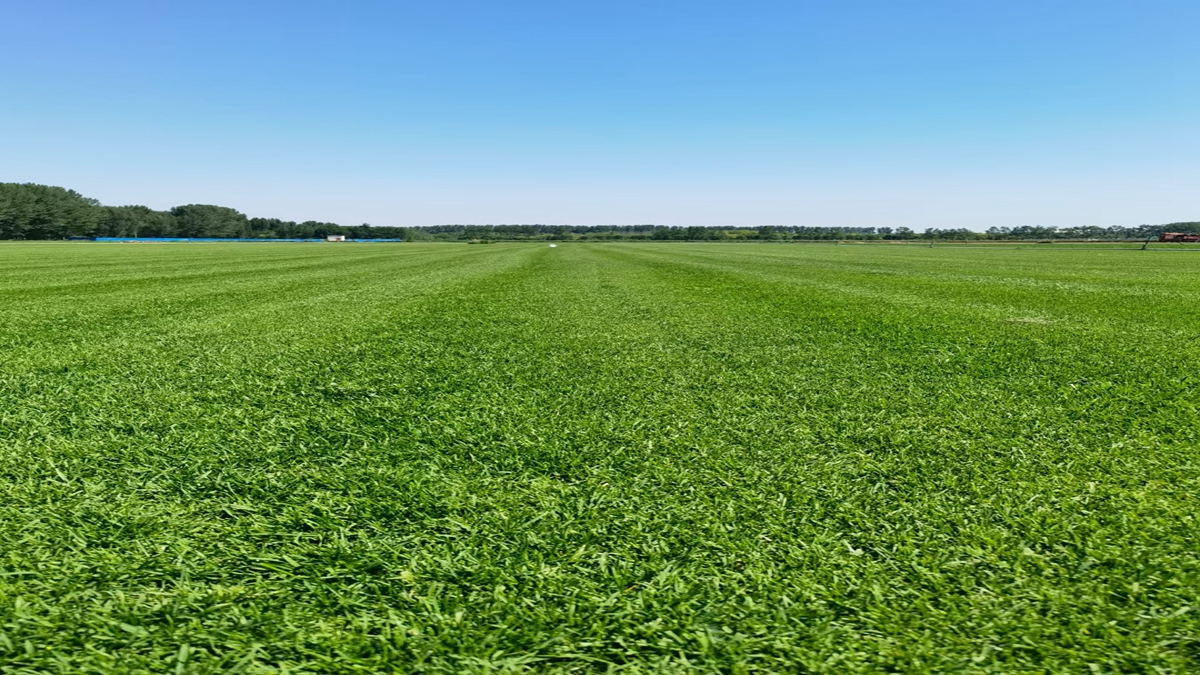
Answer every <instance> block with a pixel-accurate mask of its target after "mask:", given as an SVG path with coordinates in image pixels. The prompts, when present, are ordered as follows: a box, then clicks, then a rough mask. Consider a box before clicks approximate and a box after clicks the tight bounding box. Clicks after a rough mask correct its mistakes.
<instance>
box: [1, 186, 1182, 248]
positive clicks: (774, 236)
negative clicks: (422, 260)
mask: <svg viewBox="0 0 1200 675" xmlns="http://www.w3.org/2000/svg"><path fill="white" fill-rule="evenodd" d="M1160 232H1195V233H1200V222H1186V223H1169V224H1166V225H1137V226H1133V227H1122V226H1113V227H1094V226H1089V227H1041V226H1019V227H993V228H990V229H988V230H987V231H986V232H974V231H972V230H968V229H965V228H962V229H938V228H928V229H926V230H925V231H924V232H916V231H914V230H912V229H910V228H907V227H896V228H892V227H793V226H763V227H757V228H742V227H667V226H663V225H587V226H571V225H433V226H428V227H387V226H384V227H377V226H373V225H369V224H366V223H364V224H362V225H352V226H346V225H338V224H337V223H322V222H317V221H312V220H309V221H305V222H302V223H297V222H294V221H290V220H280V219H278V218H248V217H247V216H246V215H245V214H244V213H241V212H239V211H237V210H235V209H231V208H229V207H226V206H214V205H211V204H187V205H184V206H176V207H174V208H171V209H168V210H166V211H155V210H154V209H151V208H149V207H146V206H104V205H102V204H100V202H98V201H96V200H95V199H89V198H87V197H84V196H83V195H81V194H79V193H78V192H75V191H74V190H68V189H66V188H61V187H53V186H49V185H35V184H33V183H0V239H68V238H72V237H219V238H261V239H310V238H323V237H325V236H327V235H331V234H342V235H346V236H347V237H348V238H351V239H405V240H408V241H414V240H416V241H420V240H424V241H430V240H434V241H436V240H449V241H467V242H480V243H483V242H492V241H522V240H540V241H545V240H549V241H569V240H573V241H611V240H645V241H821V240H824V241H835V240H836V241H845V240H851V241H853V240H864V241H868V240H880V241H895V240H901V241H903V240H958V241H963V240H966V241H971V240H992V241H995V240H1039V241H1056V240H1108V241H1118V240H1128V239H1139V240H1140V239H1149V238H1152V237H1156V236H1158V234H1159V233H1160Z"/></svg>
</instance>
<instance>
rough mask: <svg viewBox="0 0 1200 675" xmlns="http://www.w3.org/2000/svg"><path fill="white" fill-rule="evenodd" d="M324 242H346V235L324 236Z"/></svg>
mask: <svg viewBox="0 0 1200 675" xmlns="http://www.w3.org/2000/svg"><path fill="white" fill-rule="evenodd" d="M325 241H346V235H344V234H327V235H325Z"/></svg>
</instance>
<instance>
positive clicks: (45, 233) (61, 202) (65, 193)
mask: <svg viewBox="0 0 1200 675" xmlns="http://www.w3.org/2000/svg"><path fill="white" fill-rule="evenodd" d="M99 216H100V202H98V201H96V200H95V199H88V198H87V197H84V196H83V195H81V194H79V193H78V192H76V191H74V190H68V189H66V188H60V187H53V186H50V185H37V184H34V183H0V239H62V238H64V237H72V236H87V235H90V234H91V232H92V230H93V229H94V228H95V226H96V222H97V221H98V220H99Z"/></svg>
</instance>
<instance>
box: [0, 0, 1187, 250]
mask: <svg viewBox="0 0 1200 675" xmlns="http://www.w3.org/2000/svg"><path fill="white" fill-rule="evenodd" d="M1197 26H1200V2H1197V1H1196V0H1189V1H1181V0H1173V1H1168V0H1143V1H1140V2H1132V1H1129V2H1106V1H1104V0H1093V1H1089V2H1083V1H1061V2H1057V1H1054V0H1041V1H1038V2H1032V1H1026V0H1009V1H1005V2H962V1H950V0H943V1H940V2H935V1H929V0H913V1H909V2H905V1H897V0H892V1H883V0H872V1H866V0H862V1H855V0H842V1H832V0H830V1H820V2H815V1H810V2H806V1H796V2H744V3H733V2H705V1H697V2H676V1H671V2H656V1H653V0H649V1H641V2H633V1H628V0H614V1H609V2H603V3H601V2H592V3H563V2H547V1H529V2H512V1H503V0H494V1H492V2H480V1H466V0H443V1H442V2H436V3H432V2H385V1H382V0H379V1H371V2H366V1H356V0H346V1H342V2H333V1H289V2H283V1H282V0H278V1H260V2H254V1H249V2H230V1H228V0H214V1H212V2H207V3H163V2H151V1H149V0H141V1H129V0H116V1H112V2H103V3H100V2H82V1H55V0H49V1H47V2H38V3H16V2H12V3H7V4H6V6H5V7H4V8H3V10H2V11H0V57H2V58H3V60H4V62H5V63H6V64H7V66H6V68H5V69H4V70H3V71H2V72H0V103H2V105H0V128H2V129H3V130H4V131H3V133H2V134H0V181H2V182H35V183H46V184H51V185H62V186H65V187H70V188H73V189H75V190H78V191H79V192H82V193H83V194H85V195H87V196H90V197H95V198H97V199H99V200H100V201H102V202H103V203H106V204H146V205H148V206H151V207H154V208H168V207H170V206H173V205H177V204H186V203H210V204H220V205H223V206H232V207H234V208H237V209H239V210H241V211H244V212H246V213H247V214H249V215H251V216H268V217H279V218H285V219H290V220H323V221H333V222H338V223H342V224H346V225H353V224H358V223H361V222H369V223H371V224H373V225H401V226H411V225H436V224H445V223H569V224H577V225H591V224H637V223H656V224H663V225H682V226H687V225H724V226H748V227H755V226H759V225H810V226H834V225H838V226H860V227H861V226H890V227H899V226H906V227H911V228H914V229H917V230H922V229H925V228H926V227H967V228H971V229H976V230H981V229H986V228H987V227H991V226H1005V225H1007V226H1016V225H1054V226H1071V225H1101V226H1107V225H1136V224H1141V223H1165V222H1172V221H1180V220H1198V219H1200V76H1198V74H1200V50H1197V49H1196V47H1195V30H1196V27H1197Z"/></svg>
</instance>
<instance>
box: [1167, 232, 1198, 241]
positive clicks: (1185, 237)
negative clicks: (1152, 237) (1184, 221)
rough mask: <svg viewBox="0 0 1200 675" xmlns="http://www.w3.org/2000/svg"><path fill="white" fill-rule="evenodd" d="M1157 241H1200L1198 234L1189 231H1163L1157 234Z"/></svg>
mask: <svg viewBox="0 0 1200 675" xmlns="http://www.w3.org/2000/svg"><path fill="white" fill-rule="evenodd" d="M1158 240H1159V241H1178V242H1181V243H1182V242H1188V241H1190V242H1200V234H1191V233H1190V232H1163V233H1161V234H1159V235H1158Z"/></svg>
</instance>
